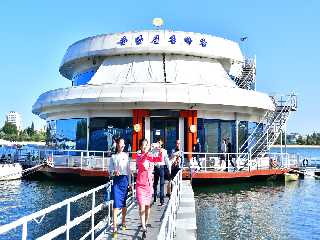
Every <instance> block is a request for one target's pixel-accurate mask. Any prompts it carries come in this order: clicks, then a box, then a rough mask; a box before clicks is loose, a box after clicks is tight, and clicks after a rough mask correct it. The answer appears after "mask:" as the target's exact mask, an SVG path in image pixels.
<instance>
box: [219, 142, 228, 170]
mask: <svg viewBox="0 0 320 240" xmlns="http://www.w3.org/2000/svg"><path fill="white" fill-rule="evenodd" d="M223 161H225V162H226V164H225V165H226V169H225V171H227V169H228V160H227V139H226V138H224V139H223V141H222V144H221V155H220V167H221V166H222V162H223Z"/></svg>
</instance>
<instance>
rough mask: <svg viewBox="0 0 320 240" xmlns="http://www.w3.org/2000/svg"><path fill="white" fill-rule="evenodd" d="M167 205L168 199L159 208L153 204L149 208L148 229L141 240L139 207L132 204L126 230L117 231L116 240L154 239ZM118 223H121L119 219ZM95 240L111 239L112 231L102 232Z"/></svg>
mask: <svg viewBox="0 0 320 240" xmlns="http://www.w3.org/2000/svg"><path fill="white" fill-rule="evenodd" d="M167 203H168V198H166V199H165V204H164V205H163V206H159V205H158V203H157V204H153V206H152V207H151V213H150V220H149V224H150V225H149V227H148V231H147V236H146V238H142V228H141V222H140V217H139V206H138V204H136V203H135V204H134V206H133V207H132V208H131V209H130V210H129V211H128V213H127V217H126V221H127V229H126V230H125V231H122V230H121V229H119V230H118V237H117V238H116V239H117V240H122V239H123V240H126V239H150V240H152V239H155V238H156V237H155V236H157V235H158V233H159V231H160V227H161V222H162V220H163V217H164V212H165V210H166V206H167ZM118 223H121V220H120V218H119V221H118ZM96 239H97V240H106V239H113V238H112V230H111V229H109V231H105V232H103V233H102V234H101V235H100V236H98V237H97V238H96Z"/></svg>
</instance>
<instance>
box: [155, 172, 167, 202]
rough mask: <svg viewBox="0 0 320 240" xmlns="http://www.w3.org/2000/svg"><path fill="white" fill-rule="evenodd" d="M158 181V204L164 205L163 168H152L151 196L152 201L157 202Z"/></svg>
mask: <svg viewBox="0 0 320 240" xmlns="http://www.w3.org/2000/svg"><path fill="white" fill-rule="evenodd" d="M159 179H160V203H164V166H160V167H157V166H155V167H154V182H153V194H154V201H156V200H157V188H158V182H159Z"/></svg>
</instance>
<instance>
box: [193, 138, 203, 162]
mask: <svg viewBox="0 0 320 240" xmlns="http://www.w3.org/2000/svg"><path fill="white" fill-rule="evenodd" d="M201 150H202V149H201V143H200V139H199V138H197V143H196V144H194V145H193V152H195V153H196V154H195V156H196V159H197V162H198V165H199V167H201V165H200V153H201Z"/></svg>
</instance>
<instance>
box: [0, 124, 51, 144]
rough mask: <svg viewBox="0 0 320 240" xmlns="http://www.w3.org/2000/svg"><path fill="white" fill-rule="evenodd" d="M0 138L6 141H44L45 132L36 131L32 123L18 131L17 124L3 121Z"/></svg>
mask: <svg viewBox="0 0 320 240" xmlns="http://www.w3.org/2000/svg"><path fill="white" fill-rule="evenodd" d="M0 139H4V140H7V141H15V142H16V141H31V142H44V141H46V132H44V131H36V130H35V129H34V123H33V122H32V124H31V126H30V127H27V128H26V129H24V130H21V131H19V130H18V129H17V126H16V125H14V124H13V123H9V122H5V123H4V126H3V127H2V128H1V129H0Z"/></svg>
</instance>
